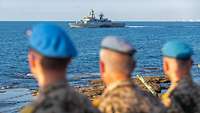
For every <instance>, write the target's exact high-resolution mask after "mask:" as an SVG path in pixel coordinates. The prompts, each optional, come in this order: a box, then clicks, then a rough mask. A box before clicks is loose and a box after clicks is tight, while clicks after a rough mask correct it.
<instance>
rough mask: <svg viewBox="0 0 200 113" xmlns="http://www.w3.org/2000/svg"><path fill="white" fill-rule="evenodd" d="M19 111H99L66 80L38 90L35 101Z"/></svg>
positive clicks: (66, 112)
mask: <svg viewBox="0 0 200 113" xmlns="http://www.w3.org/2000/svg"><path fill="white" fill-rule="evenodd" d="M21 113H99V111H98V110H97V109H95V108H93V107H92V105H91V103H90V101H89V100H88V99H87V98H85V97H84V96H82V95H80V94H79V93H77V92H75V91H74V90H73V89H72V88H70V87H69V86H68V85H67V83H66V82H62V83H57V84H54V85H52V86H51V87H49V88H47V89H45V90H42V91H40V93H39V96H38V98H37V99H36V101H34V102H33V103H31V104H30V105H28V106H26V107H25V108H23V109H22V111H21Z"/></svg>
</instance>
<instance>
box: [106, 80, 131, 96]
mask: <svg viewBox="0 0 200 113" xmlns="http://www.w3.org/2000/svg"><path fill="white" fill-rule="evenodd" d="M133 85H134V84H133V82H132V81H131V80H124V81H118V82H115V83H112V84H110V85H108V86H107V88H106V90H105V92H104V93H105V94H106V93H108V92H111V91H112V90H114V89H116V88H118V87H122V86H133Z"/></svg>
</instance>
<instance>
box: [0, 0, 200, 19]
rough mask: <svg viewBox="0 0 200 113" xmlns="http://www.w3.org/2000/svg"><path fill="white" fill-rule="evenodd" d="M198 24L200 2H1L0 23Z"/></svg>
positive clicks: (109, 0)
mask: <svg viewBox="0 0 200 113" xmlns="http://www.w3.org/2000/svg"><path fill="white" fill-rule="evenodd" d="M90 9H94V10H95V11H96V13H97V14H98V13H100V12H103V13H104V15H105V16H106V17H108V18H111V19H113V20H200V0H0V20H77V19H78V20H79V19H81V18H82V17H83V16H86V15H88V12H89V11H90Z"/></svg>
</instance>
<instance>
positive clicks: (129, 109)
mask: <svg viewBox="0 0 200 113" xmlns="http://www.w3.org/2000/svg"><path fill="white" fill-rule="evenodd" d="M97 101H98V102H97ZM97 103H98V104H97ZM95 104H96V105H95V106H96V107H98V108H99V109H100V111H102V112H103V113H165V111H166V109H165V108H164V107H163V105H162V104H161V102H159V100H158V99H157V98H156V97H153V96H152V95H150V94H148V93H145V92H143V91H141V90H140V89H139V88H138V87H137V86H136V85H134V84H133V83H132V82H131V81H122V82H118V83H114V84H112V85H110V86H109V87H108V88H107V89H106V91H105V92H104V94H103V95H102V97H100V99H99V100H96V101H95Z"/></svg>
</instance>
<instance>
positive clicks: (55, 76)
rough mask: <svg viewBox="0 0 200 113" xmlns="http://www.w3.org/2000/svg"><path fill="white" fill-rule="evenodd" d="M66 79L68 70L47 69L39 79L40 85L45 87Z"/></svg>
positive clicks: (42, 87)
mask: <svg viewBox="0 0 200 113" xmlns="http://www.w3.org/2000/svg"><path fill="white" fill-rule="evenodd" d="M64 80H66V71H59V72H58V71H45V72H43V73H42V74H41V76H40V78H39V79H38V82H39V87H40V88H41V89H45V88H47V87H49V86H51V85H53V84H55V83H57V82H60V81H64Z"/></svg>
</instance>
